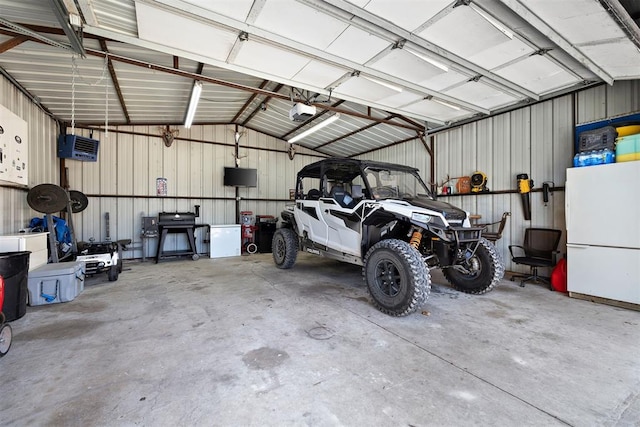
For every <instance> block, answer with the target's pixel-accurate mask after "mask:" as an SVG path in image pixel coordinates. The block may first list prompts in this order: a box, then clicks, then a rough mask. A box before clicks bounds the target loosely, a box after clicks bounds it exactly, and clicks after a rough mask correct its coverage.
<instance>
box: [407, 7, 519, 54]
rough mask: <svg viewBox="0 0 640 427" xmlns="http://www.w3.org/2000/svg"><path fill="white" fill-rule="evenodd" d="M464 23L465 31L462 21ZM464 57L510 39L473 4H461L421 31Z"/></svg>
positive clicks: (428, 37)
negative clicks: (472, 6) (471, 5)
mask: <svg viewBox="0 0 640 427" xmlns="http://www.w3.org/2000/svg"><path fill="white" fill-rule="evenodd" d="M461 22H463V23H464V31H461V29H462V27H461V25H460V23H461ZM418 35H419V36H420V37H423V38H424V39H426V40H429V41H430V42H432V43H434V44H436V45H438V46H441V47H442V48H444V49H447V50H449V51H450V52H453V53H454V54H456V55H459V56H461V57H464V58H469V57H470V56H473V55H476V54H478V53H480V52H484V51H486V50H487V49H489V48H491V47H492V46H495V45H498V44H502V43H505V42H508V41H509V40H511V37H509V36H508V35H507V34H505V32H504V31H501V30H500V29H498V28H496V26H495V24H494V23H491V22H489V21H488V20H487V19H485V18H484V17H482V16H480V15H479V14H478V13H477V12H476V11H475V10H474V9H472V8H471V7H470V6H459V7H456V8H454V9H453V11H452V12H451V13H450V14H448V15H447V16H445V17H444V18H442V19H440V20H439V21H437V22H435V23H434V24H433V25H431V26H429V27H427V28H426V29H425V30H424V31H422V32H421V33H419V34H418Z"/></svg>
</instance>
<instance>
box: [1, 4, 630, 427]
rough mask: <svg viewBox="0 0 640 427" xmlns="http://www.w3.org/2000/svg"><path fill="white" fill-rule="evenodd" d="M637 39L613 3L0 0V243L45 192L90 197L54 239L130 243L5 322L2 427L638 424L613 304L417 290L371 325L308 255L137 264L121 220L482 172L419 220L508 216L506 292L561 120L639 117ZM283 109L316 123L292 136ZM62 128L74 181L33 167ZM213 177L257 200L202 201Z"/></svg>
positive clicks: (64, 166)
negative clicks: (310, 173) (393, 173)
mask: <svg viewBox="0 0 640 427" xmlns="http://www.w3.org/2000/svg"><path fill="white" fill-rule="evenodd" d="M639 19H640V2H638V1H637V0H563V1H553V0H428V1H414V0H396V1H391V0H353V1H347V0H234V1H222V0H220V1H218V0H216V1H198V0H191V1H186V0H155V1H154V0H137V1H134V0H102V1H92V0H49V1H41V0H24V1H19V0H0V74H1V75H2V77H0V107H2V108H3V109H2V110H0V112H3V114H4V111H7V112H9V113H11V114H12V115H14V116H17V117H18V118H19V119H20V120H22V121H24V122H26V124H27V135H26V143H27V144H28V161H27V162H26V169H25V170H26V172H27V177H26V179H27V184H26V185H21V184H15V183H10V182H6V181H1V180H0V194H1V195H2V197H0V212H2V215H1V217H0V235H5V234H10V233H16V232H17V231H18V230H20V229H23V228H25V227H27V226H28V224H29V221H30V220H31V219H32V218H33V217H38V216H42V215H41V214H40V213H38V212H35V211H34V210H32V209H31V208H30V207H29V205H28V204H27V200H26V195H27V193H28V191H29V189H30V188H33V187H34V186H37V185H39V184H42V183H52V184H56V185H61V186H64V187H65V188H67V189H70V190H77V191H80V192H82V193H84V194H85V195H86V196H87V199H88V205H87V207H86V209H85V210H84V211H82V212H80V213H77V214H74V219H73V221H74V228H75V233H76V237H77V239H78V240H83V241H89V240H90V239H95V240H96V241H103V240H105V239H106V238H107V237H110V238H111V239H113V240H119V239H131V240H132V243H131V245H130V247H129V248H128V250H126V251H124V252H123V255H124V258H125V270H124V271H123V273H122V275H121V276H120V279H119V280H118V281H116V282H107V281H106V278H103V277H99V278H98V277H94V278H91V280H87V282H86V287H85V289H84V291H83V293H82V294H81V295H79V296H78V298H76V299H75V300H74V301H71V302H66V303H63V304H52V305H45V306H42V307H29V309H28V312H27V314H26V316H24V317H23V318H21V319H19V320H17V321H15V322H13V324H12V326H13V331H14V342H13V346H12V349H11V352H9V353H8V354H7V355H6V356H5V357H3V358H2V359H0V372H1V375H0V396H2V398H0V418H1V419H3V424H5V423H6V424H7V425H27V424H30V425H45V424H48V425H133V424H142V425H168V424H182V425H415V426H418V425H469V424H475V425H489V424H491V425H513V424H516V423H518V424H522V425H617V426H631V425H638V420H639V419H640V359H639V358H638V354H640V332H639V329H638V323H639V322H640V318H639V317H638V312H637V311H634V310H630V309H626V308H621V307H619V306H611V305H604V304H596V303H593V302H590V301H584V300H579V299H572V298H568V297H567V296H566V295H565V294H562V293H558V292H550V291H549V289H548V288H546V287H544V286H540V285H536V284H532V285H527V286H526V287H524V288H521V287H518V286H517V284H514V283H512V282H510V281H509V280H508V276H509V274H507V276H506V277H505V279H504V280H503V281H502V283H500V284H499V286H497V287H496V288H495V289H494V290H493V291H492V292H490V293H488V294H486V295H481V296H473V295H466V294H460V293H458V292H456V291H454V290H452V289H451V288H450V287H448V286H447V284H446V280H444V279H443V278H442V276H441V275H438V273H437V272H434V273H433V289H432V295H431V297H430V299H429V300H428V301H427V304H426V306H425V307H424V309H423V311H422V312H418V313H415V314H414V315H412V316H408V317H402V318H393V317H390V316H386V315H384V314H382V313H379V312H377V311H376V310H375V308H374V307H373V306H372V305H371V304H370V302H369V300H368V294H367V292H366V287H365V286H364V285H363V283H362V276H361V269H360V268H359V267H357V266H352V265H347V264H340V263H336V262H334V261H329V260H325V259H321V258H314V257H312V256H311V255H308V254H301V255H300V259H299V262H298V264H297V265H296V267H294V269H292V270H288V271H282V270H278V269H276V268H275V266H274V265H273V261H272V260H271V256H270V255H269V254H251V255H243V256H241V257H233V258H223V259H210V258H208V256H207V257H203V258H201V259H200V260H198V261H195V262H194V261H190V260H181V261H172V262H168V263H160V264H153V263H150V262H140V260H141V259H142V257H143V256H144V255H145V254H146V255H147V256H153V255H154V254H155V251H156V247H155V242H154V241H153V239H151V240H143V239H142V238H141V229H142V218H143V217H145V216H156V215H158V213H159V212H190V211H193V210H194V206H196V205H198V206H200V217H199V218H198V222H201V223H203V224H237V223H239V220H240V218H239V212H241V211H251V212H253V213H254V214H257V215H272V216H275V217H277V216H279V213H280V212H281V211H282V209H283V208H284V206H285V205H286V204H288V203H291V200H290V196H289V194H290V190H291V189H292V188H293V187H294V181H295V174H296V172H297V171H298V170H300V169H301V168H302V167H303V166H305V165H307V164H310V163H312V162H315V161H318V160H321V159H324V158H327V157H350V158H357V159H368V160H378V161H384V162H392V163H399V164H404V165H409V166H413V167H416V168H418V169H420V171H421V174H422V177H423V179H424V180H425V182H427V183H428V184H429V185H431V186H432V189H433V190H434V191H436V190H437V189H438V188H440V187H441V186H442V185H443V184H444V183H446V181H447V179H448V178H452V177H460V176H468V175H470V174H472V173H474V171H482V172H483V173H485V174H486V176H487V177H488V183H487V184H488V187H489V188H490V190H491V191H490V192H489V193H486V194H471V195H458V194H453V195H448V196H442V200H445V201H448V202H450V203H452V204H454V205H457V206H459V207H461V208H463V209H464V210H466V211H468V212H470V213H473V214H476V215H480V216H481V218H482V219H483V220H484V221H486V222H490V221H496V220H498V219H499V218H500V217H501V216H502V214H503V212H511V216H510V218H509V221H508V222H507V225H506V228H505V230H504V232H503V235H502V238H501V239H499V240H498V241H497V242H496V247H497V249H498V252H499V253H500V255H501V256H502V258H503V260H504V263H505V267H506V270H508V271H510V272H525V271H527V270H526V268H524V266H521V265H516V264H514V263H513V262H512V261H511V259H510V254H509V250H508V246H509V245H510V244H519V243H520V241H521V237H522V236H523V233H524V230H525V228H527V227H531V226H536V227H548V228H558V229H562V230H566V224H565V200H564V183H565V179H566V171H567V168H569V167H571V165H572V158H573V156H574V154H575V151H574V137H575V135H574V133H575V128H576V126H579V125H583V124H589V123H593V122H598V121H606V120H610V119H615V118H618V117H624V116H628V115H631V114H637V113H638V112H640V85H639V79H640V28H639V27H638V20H639ZM200 85H201V87H202V94H201V97H200V102H199V104H198V106H197V110H196V113H195V117H194V119H193V124H192V125H191V126H190V127H185V126H184V120H185V115H186V112H187V108H188V105H189V100H190V98H191V95H192V91H193V89H194V87H195V86H200ZM296 104H304V105H310V106H314V107H315V114H312V115H311V117H310V118H308V119H306V120H304V121H295V120H292V119H291V118H290V110H291V109H292V108H293V107H294V105H296ZM333 116H337V120H335V121H334V122H332V123H331V124H330V125H328V126H325V127H323V128H322V129H321V130H318V131H316V132H314V133H312V134H311V135H308V136H306V137H304V138H302V139H300V140H296V141H295V142H294V143H289V142H288V141H289V140H291V139H292V138H294V137H295V136H297V135H299V134H301V133H302V132H304V131H305V130H308V129H309V128H311V127H313V126H315V125H317V124H318V123H322V122H323V121H325V120H327V119H328V118H330V117H333ZM66 133H69V134H77V135H82V136H85V137H91V138H92V139H97V140H99V141H100V145H99V153H98V159H97V161H95V162H83V161H76V160H70V159H61V158H58V156H57V147H56V141H57V140H58V137H59V135H61V134H66ZM0 141H2V140H1V139H0ZM236 166H237V167H241V168H252V169H256V170H257V172H258V185H257V187H255V188H240V189H236V188H233V187H229V186H224V185H223V182H222V181H223V171H224V168H225V167H236ZM523 173H526V174H528V176H529V177H530V178H531V179H532V180H533V181H534V187H533V190H532V192H531V219H530V220H526V219H525V215H524V212H523V207H522V202H521V195H520V194H519V193H518V190H517V182H516V176H517V175H518V174H523ZM158 178H164V179H165V181H164V182H166V184H167V186H166V195H158V188H157V182H158V181H157V179H158ZM543 182H546V183H549V184H550V185H551V188H552V190H553V191H552V193H551V196H550V197H549V201H548V202H546V203H543V192H542V183H543ZM620 184H621V185H628V186H629V189H630V190H629V191H630V193H629V194H630V195H631V197H635V198H637V191H636V190H635V188H633V187H631V185H632V184H631V183H620ZM597 200H598V199H597V196H594V203H597ZM106 213H109V218H110V224H109V229H110V233H109V236H107V233H108V232H107V227H106V226H105V214H106ZM612 216H614V217H615V213H614V212H612ZM614 220H615V219H614ZM603 221H604V219H603ZM595 226H598V227H601V226H602V224H598V225H595ZM636 230H637V229H636ZM196 240H197V244H198V248H199V250H200V251H202V253H208V250H209V248H208V245H207V244H206V243H205V240H206V235H205V234H204V228H203V229H201V230H199V231H197V232H196ZM182 244H183V242H182V241H181V240H180V239H178V238H174V236H172V237H171V238H170V239H169V242H168V245H169V246H172V247H173V248H178V247H179V246H180V245H182ZM560 248H561V251H562V252H565V253H566V233H563V237H562V240H561V244H560Z"/></svg>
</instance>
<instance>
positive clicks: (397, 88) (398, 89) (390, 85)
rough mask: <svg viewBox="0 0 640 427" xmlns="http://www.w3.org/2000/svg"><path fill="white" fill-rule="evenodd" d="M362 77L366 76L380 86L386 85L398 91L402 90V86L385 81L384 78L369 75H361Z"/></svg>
mask: <svg viewBox="0 0 640 427" xmlns="http://www.w3.org/2000/svg"><path fill="white" fill-rule="evenodd" d="M360 77H364V78H365V79H367V80H369V81H370V82H373V83H375V84H379V85H380V86H384V87H386V88H389V89H391V90H394V91H396V92H402V88H401V87H400V86H396V85H392V84H391V83H387V82H383V81H382V80H378V79H374V78H373V77H369V76H363V75H361V76H360Z"/></svg>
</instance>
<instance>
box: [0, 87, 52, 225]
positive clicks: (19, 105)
mask: <svg viewBox="0 0 640 427" xmlns="http://www.w3.org/2000/svg"><path fill="white" fill-rule="evenodd" d="M0 104H2V105H3V106H4V107H6V108H7V109H8V110H9V111H11V112H12V113H13V114H15V115H16V116H18V117H20V118H21V119H22V120H24V121H26V122H27V126H28V133H27V143H28V144H29V161H28V164H27V168H28V174H29V175H28V177H29V187H33V186H35V185H37V184H42V183H54V184H57V183H58V179H59V175H58V169H57V161H56V137H57V135H58V126H57V123H56V122H55V121H54V120H52V119H51V118H50V117H49V116H48V115H47V114H45V112H44V111H43V110H41V109H40V108H39V107H38V106H37V105H35V104H34V103H33V102H31V101H30V100H29V98H27V97H26V96H25V95H23V94H22V92H20V91H19V90H18V89H17V88H16V87H15V86H14V85H13V84H11V82H9V81H8V80H7V79H6V78H5V77H4V76H0ZM4 184H6V183H4ZM4 184H3V185H2V187H0V212H1V213H2V214H1V215H0V234H11V233H15V232H17V231H18V230H19V229H20V228H24V227H26V226H27V225H28V223H29V220H30V219H31V218H33V217H34V216H42V214H40V213H38V212H35V211H33V210H32V209H31V208H30V207H29V205H28V204H27V189H26V188H21V187H20V186H14V185H4Z"/></svg>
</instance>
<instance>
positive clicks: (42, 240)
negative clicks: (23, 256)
mask: <svg viewBox="0 0 640 427" xmlns="http://www.w3.org/2000/svg"><path fill="white" fill-rule="evenodd" d="M48 234H49V233H48V232H44V233H18V234H7V235H5V236H0V252H21V251H30V252H31V255H29V271H31V270H33V269H34V268H38V267H40V266H43V265H45V264H46V263H47V260H48V259H49V252H48V251H47V235H48Z"/></svg>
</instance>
